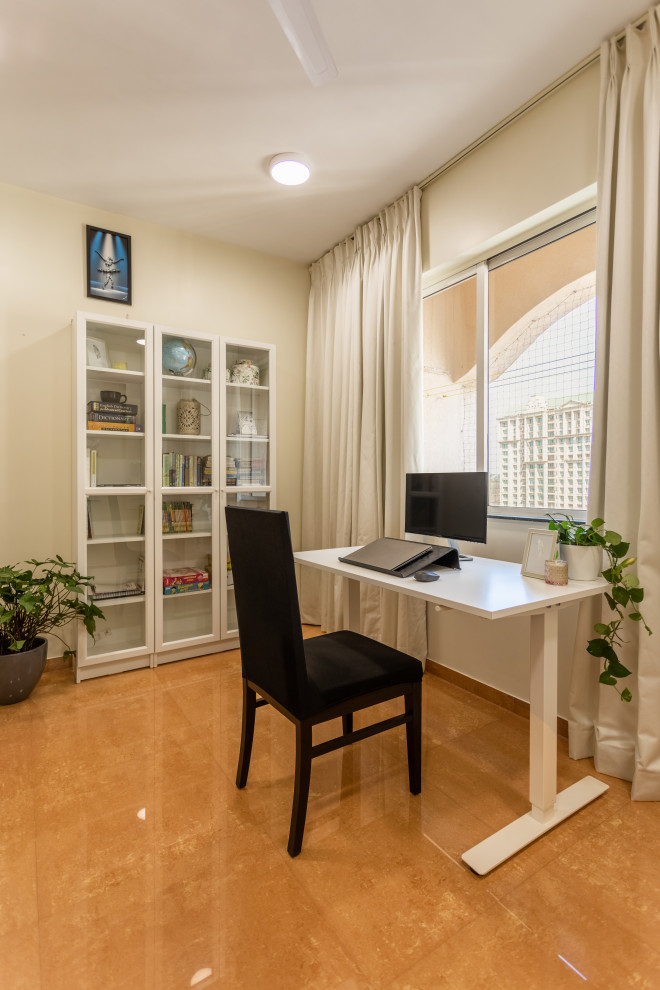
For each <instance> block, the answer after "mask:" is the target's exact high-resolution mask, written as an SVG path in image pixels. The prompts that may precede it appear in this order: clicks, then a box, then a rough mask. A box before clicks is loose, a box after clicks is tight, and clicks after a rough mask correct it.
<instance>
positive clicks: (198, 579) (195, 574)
mask: <svg viewBox="0 0 660 990" xmlns="http://www.w3.org/2000/svg"><path fill="white" fill-rule="evenodd" d="M210 587H211V582H210V581H209V572H208V571H203V570H197V568H195V567H166V568H165V569H164V570H163V594H164V595H183V594H185V593H186V592H190V591H207V590H208V588H210Z"/></svg>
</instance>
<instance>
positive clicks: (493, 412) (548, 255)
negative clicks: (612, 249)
mask: <svg viewBox="0 0 660 990" xmlns="http://www.w3.org/2000/svg"><path fill="white" fill-rule="evenodd" d="M595 295H596V275H595V224H591V225H590V226H589V227H585V228H583V229H582V230H578V231H575V232H573V233H570V234H567V235H566V236H564V237H562V238H561V239H560V240H556V241H554V242H552V243H550V244H546V245H545V246H543V247H540V248H537V249H536V250H535V251H531V252H529V253H528V254H525V255H523V256H522V257H519V258H516V259H515V260H512V261H508V262H507V263H506V264H504V265H502V266H500V267H497V268H494V269H493V270H492V271H490V272H489V286H488V301H489V315H488V323H489V364H490V367H489V381H490V387H489V423H490V430H489V472H490V501H491V504H492V505H493V506H497V505H500V506H510V507H526V508H549V509H563V508H566V507H570V508H574V509H585V508H586V503H587V494H588V488H587V486H584V488H583V489H582V491H580V492H578V493H575V492H574V491H573V485H572V477H573V471H574V469H575V468H577V466H578V465H579V466H580V467H581V469H582V470H583V472H584V473H586V474H588V471H589V450H588V445H587V446H585V444H584V441H585V440H587V441H588V440H590V438H591V409H592V404H593V381H594V351H595V330H596V299H595ZM516 429H518V431H519V432H521V433H522V432H523V430H524V434H525V436H526V437H529V438H532V437H533V438H534V443H531V442H528V443H527V444H525V445H522V444H521V442H520V441H519V442H518V447H519V451H518V452H519V454H520V457H519V460H518V463H517V464H516V465H512V464H511V463H510V457H509V458H507V459H506V460H505V459H504V457H503V450H504V448H505V447H507V448H508V450H509V451H510V450H511V443H510V441H509V439H508V437H509V436H510V435H511V434H512V432H514V431H515V430H516ZM578 441H580V442H581V449H580V447H579V446H578ZM550 455H554V456H553V457H552V459H550ZM553 462H554V463H555V464H558V465H565V466H566V468H567V471H566V472H565V474H560V476H559V478H560V480H559V481H558V482H557V483H556V484H555V486H554V489H553V490H550V489H549V487H548V480H549V477H550V475H549V471H550V464H551V463H553ZM534 480H536V481H537V484H534ZM514 481H516V482H517V483H518V488H517V491H514V490H513V487H512V482H514Z"/></svg>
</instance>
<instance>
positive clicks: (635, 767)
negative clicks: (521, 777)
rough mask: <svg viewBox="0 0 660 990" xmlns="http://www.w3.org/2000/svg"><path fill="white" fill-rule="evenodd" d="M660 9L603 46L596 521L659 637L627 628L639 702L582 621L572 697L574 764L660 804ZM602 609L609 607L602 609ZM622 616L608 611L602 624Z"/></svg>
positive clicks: (592, 513) (586, 619) (624, 656)
mask: <svg viewBox="0 0 660 990" xmlns="http://www.w3.org/2000/svg"><path fill="white" fill-rule="evenodd" d="M659 11H660V8H658V7H656V8H654V9H652V10H650V11H649V13H648V16H647V18H646V19H645V21H644V23H643V24H642V25H641V26H639V27H632V26H629V27H628V28H627V30H626V33H625V38H624V39H623V40H619V41H617V40H616V39H612V40H610V41H608V42H606V43H605V44H604V45H603V46H602V49H601V95H600V123H599V163H598V167H599V171H598V232H597V238H598V257H597V307H598V325H597V340H596V386H595V399H594V403H595V409H594V439H593V450H592V466H591V485H590V491H589V507H588V516H589V518H590V519H592V518H594V517H596V516H599V517H602V518H604V519H605V521H606V524H607V526H608V528H609V529H613V530H616V531H617V532H619V533H621V534H622V536H623V537H624V539H625V540H629V541H630V544H631V549H630V553H631V554H636V555H637V558H638V560H637V575H638V577H639V581H640V584H641V586H642V587H643V588H644V589H645V599H644V601H643V602H642V604H641V605H640V609H641V611H642V612H643V614H644V617H645V619H646V621H647V623H648V625H649V626H650V628H651V629H652V630H653V631H654V633H655V635H653V636H651V637H649V636H648V635H647V634H646V633H645V632H644V630H643V629H640V628H638V627H637V626H636V625H635V624H634V623H631V622H627V623H626V629H625V632H624V639H625V640H626V643H625V646H624V647H623V649H622V650H621V651H619V655H620V658H621V660H622V662H623V663H624V664H625V666H626V667H628V669H630V670H631V671H632V675H631V676H630V677H629V678H626V680H625V681H623V682H620V687H624V686H628V687H629V689H630V690H631V692H632V694H633V701H632V702H630V703H629V704H626V703H624V702H621V701H620V700H619V697H618V695H617V694H616V692H615V691H614V690H613V689H612V688H611V687H607V686H603V685H599V684H598V674H599V668H598V664H597V661H595V660H594V659H592V658H591V657H589V655H588V654H587V653H586V652H585V650H584V646H585V645H586V642H587V640H588V639H590V638H592V637H593V635H594V634H593V632H592V625H593V622H594V621H598V620H599V618H600V617H599V615H598V614H597V609H596V607H595V606H594V605H592V606H588V605H587V606H583V607H582V608H581V611H580V615H579V619H578V631H577V640H576V653H575V656H574V662H573V674H572V682H571V692H570V712H569V742H570V753H571V756H573V757H575V758H580V757H584V756H593V757H594V762H595V765H596V768H597V769H598V770H599V771H601V772H603V773H608V774H612V775H614V776H617V777H622V778H624V779H627V780H631V781H632V797H633V798H634V799H637V800H660V718H659V717H658V713H659V712H660V659H659V645H658V637H660V531H659V525H658V523H659V521H660V513H659V511H658V497H659V496H658V493H659V492H660V209H659V202H658V190H659V186H660V48H659V37H660V14H659ZM598 607H599V606H598ZM610 616H611V613H610V611H609V609H608V607H607V605H606V604H605V605H604V609H603V621H606V622H607V621H609V619H610Z"/></svg>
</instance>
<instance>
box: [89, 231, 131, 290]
mask: <svg viewBox="0 0 660 990" xmlns="http://www.w3.org/2000/svg"><path fill="white" fill-rule="evenodd" d="M86 243H87V295H88V296H91V297H92V298H94V299H107V300H108V301H109V302H118V303H124V304H128V305H129V306H130V305H131V295H132V287H131V239H130V237H129V236H128V234H118V233H117V231H116V230H104V229H103V228H102V227H90V225H89V224H87V241H86Z"/></svg>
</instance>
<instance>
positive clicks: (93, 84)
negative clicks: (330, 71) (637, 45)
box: [0, 0, 644, 262]
mask: <svg viewBox="0 0 660 990" xmlns="http://www.w3.org/2000/svg"><path fill="white" fill-rule="evenodd" d="M313 6H314V9H315V11H316V14H317V16H318V20H319V22H320V24H321V27H322V29H323V32H324V34H325V37H326V40H327V42H328V44H329V47H330V50H331V52H332V54H333V56H334V60H335V63H336V65H337V69H338V73H339V74H338V78H337V79H335V80H334V81H332V82H330V83H328V84H327V85H325V86H322V87H318V88H315V87H313V86H312V85H311V84H310V82H309V80H308V78H307V76H306V75H305V73H304V72H303V69H302V68H301V66H300V64H299V62H298V61H297V59H296V57H295V55H294V53H293V51H292V49H291V47H290V46H289V43H288V42H287V40H286V38H285V36H284V34H283V33H282V31H281V29H280V27H279V25H278V23H277V21H276V20H275V17H274V15H273V13H272V11H271V9H270V6H269V4H268V0H59V2H58V0H5V3H4V5H3V6H2V9H0V93H1V96H0V135H1V145H0V147H1V151H0V181H3V182H8V183H11V184H15V185H19V186H25V187H27V188H29V189H34V190H38V191H40V192H44V193H47V194H50V195H53V196H59V197H63V198H65V199H69V200H74V201H77V202H81V203H86V204H89V205H90V206H92V207H97V208H102V209H106V210H111V211H114V212H117V213H121V214H125V215H128V216H132V217H138V218H141V219H144V220H149V221H154V222H156V223H159V224H166V225H168V226H171V227H175V228H178V229H181V230H185V231H191V232H193V233H196V234H201V235H204V236H207V237H212V238H216V239H219V240H223V241H228V242H230V243H233V244H239V245H243V246H245V247H250V248H255V249H257V250H260V251H266V252H269V253H272V254H277V255H281V256H283V257H287V258H292V259H296V260H299V261H306V262H307V261H312V260H314V259H315V258H317V257H319V256H320V255H321V254H323V253H324V252H325V251H326V250H327V249H329V248H330V247H332V245H333V244H335V243H336V242H337V241H338V240H340V239H341V238H343V237H344V236H346V235H347V234H349V233H350V232H351V231H352V230H353V229H354V228H355V227H356V226H357V225H358V224H360V223H362V222H364V221H366V220H368V219H370V218H371V217H372V216H373V215H374V214H375V213H377V212H378V210H379V209H381V208H382V207H383V206H385V205H387V204H388V203H390V202H392V200H394V199H395V198H397V196H399V195H401V194H402V193H403V192H405V190H406V189H408V188H409V187H410V186H411V185H412V184H413V183H415V182H418V181H421V180H422V179H423V178H424V177H425V176H426V175H428V174H429V173H430V172H432V171H434V169H436V168H437V167H438V166H440V165H441V164H442V163H443V162H445V161H447V160H449V159H450V158H451V157H453V155H454V154H456V153H457V152H458V151H460V150H461V149H462V148H464V147H465V146H467V145H468V144H470V143H471V142H472V141H473V140H474V139H475V138H477V137H478V136H479V135H481V134H483V133H484V132H485V131H487V130H489V129H490V127H492V126H493V125H494V124H496V123H497V122H498V121H500V120H501V119H502V118H504V117H505V116H507V115H508V114H509V113H510V112H511V111H512V110H514V109H516V108H517V107H518V106H520V105H521V104H523V103H524V102H526V100H528V99H529V98H530V97H532V96H533V95H534V94H535V93H537V92H538V91H539V90H541V89H543V88H544V87H545V86H546V85H548V84H549V83H551V82H552V81H553V80H554V79H556V78H558V77H559V76H560V75H562V74H563V73H564V72H565V71H566V70H568V69H570V68H571V67H572V66H573V65H575V64H576V63H577V62H579V61H580V60H581V59H582V58H584V56H586V55H588V54H589V53H590V52H592V51H594V50H595V49H596V48H598V46H599V44H600V42H601V41H602V40H603V39H604V38H606V37H608V36H610V35H611V34H614V33H616V32H617V31H619V30H620V29H621V28H622V27H623V26H624V25H625V24H626V23H628V22H629V21H632V20H634V19H635V18H636V17H637V16H638V15H639V14H641V13H642V11H643V9H644V6H643V5H642V4H641V0H552V2H550V3H547V2H540V0H532V3H530V0H503V2H502V3H499V4H495V3H493V2H492V0H467V2H466V0H463V2H457V0H313ZM283 151H297V152H300V153H302V154H303V155H304V156H306V158H307V159H308V161H309V162H310V163H311V165H312V169H313V172H312V178H311V179H310V181H309V182H308V183H307V184H306V185H305V186H300V187H295V188H285V187H282V186H277V185H276V184H275V183H274V182H273V181H272V179H271V178H270V177H269V175H268V172H267V169H266V165H267V162H268V160H269V158H270V157H271V156H272V155H274V154H277V153H279V152H283ZM94 222H95V221H94V215H93V210H90V223H94Z"/></svg>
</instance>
